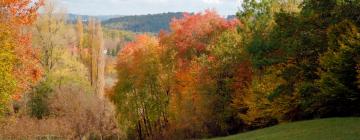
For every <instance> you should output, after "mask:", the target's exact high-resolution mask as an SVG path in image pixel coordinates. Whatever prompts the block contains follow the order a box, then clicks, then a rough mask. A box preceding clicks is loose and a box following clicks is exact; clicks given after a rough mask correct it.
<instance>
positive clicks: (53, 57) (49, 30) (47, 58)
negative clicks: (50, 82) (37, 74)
mask: <svg viewBox="0 0 360 140" xmlns="http://www.w3.org/2000/svg"><path fill="white" fill-rule="evenodd" d="M43 10H44V13H43V14H42V15H41V16H40V18H39V19H38V20H37V22H36V24H35V29H34V37H33V44H34V47H35V48H38V49H39V50H40V52H41V64H42V66H43V68H44V69H45V71H46V73H48V72H50V71H51V70H52V69H53V68H54V66H55V65H56V64H57V63H58V61H59V59H60V56H61V53H62V52H61V50H63V49H65V48H66V47H68V46H67V45H68V40H66V39H67V38H66V35H67V32H66V29H65V28H66V27H65V14H64V11H61V10H60V9H59V8H58V7H57V6H56V3H55V1H53V0H49V1H46V4H45V6H44V8H43Z"/></svg>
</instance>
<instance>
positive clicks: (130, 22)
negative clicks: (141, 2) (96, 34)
mask: <svg viewBox="0 0 360 140" xmlns="http://www.w3.org/2000/svg"><path fill="white" fill-rule="evenodd" d="M182 16H183V13H182V12H176V13H171V12H170V13H162V14H148V15H134V16H122V17H117V18H111V19H108V20H105V21H103V25H104V26H105V27H108V28H111V29H121V30H128V31H132V32H151V33H158V32H159V31H160V30H161V29H163V30H169V23H170V21H171V19H173V18H174V17H175V18H181V17H182Z"/></svg>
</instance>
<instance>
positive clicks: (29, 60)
mask: <svg viewBox="0 0 360 140" xmlns="http://www.w3.org/2000/svg"><path fill="white" fill-rule="evenodd" d="M43 3H44V0H2V1H0V7H1V10H2V11H1V14H0V20H1V22H2V23H4V24H6V25H7V26H8V27H10V28H11V29H12V30H13V32H14V38H16V39H17V40H16V41H15V42H17V43H18V44H17V45H16V47H15V50H14V52H15V54H16V57H17V59H18V61H17V63H18V64H17V65H16V67H15V68H14V75H15V77H16V79H17V87H18V88H17V91H16V93H17V94H19V93H21V92H23V91H25V90H27V89H28V88H29V87H30V86H31V85H33V84H34V83H36V82H37V81H38V80H39V79H40V78H41V75H42V69H41V67H40V65H39V63H40V62H39V55H38V53H37V51H36V50H34V49H33V48H32V47H31V33H30V32H28V31H27V30H26V27H27V26H30V25H31V24H32V23H33V22H34V21H35V20H36V17H37V10H38V8H39V7H40V6H42V5H43ZM18 96H19V95H14V98H18Z"/></svg>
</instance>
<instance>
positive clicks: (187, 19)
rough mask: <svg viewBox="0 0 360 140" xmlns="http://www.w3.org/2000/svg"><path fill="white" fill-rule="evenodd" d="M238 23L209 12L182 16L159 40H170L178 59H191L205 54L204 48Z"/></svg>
mask: <svg viewBox="0 0 360 140" xmlns="http://www.w3.org/2000/svg"><path fill="white" fill-rule="evenodd" d="M239 23H240V22H239V21H238V20H237V19H234V20H230V21H229V20H226V19H225V18H222V17H221V16H219V15H218V14H217V13H216V12H215V11H211V10H207V11H205V12H204V13H196V14H193V15H191V14H184V17H183V18H181V19H173V20H172V22H171V23H170V29H171V34H169V35H167V36H166V35H164V33H162V34H161V36H160V38H161V40H166V38H169V39H170V40H172V42H171V43H172V44H171V45H172V46H173V47H175V48H176V50H177V51H178V57H180V58H182V59H184V58H185V59H186V58H187V59H189V57H190V59H191V56H192V55H198V54H199V53H203V52H205V48H206V47H207V46H208V45H209V44H211V43H212V42H213V41H214V40H216V39H217V38H218V37H219V35H220V34H221V32H222V31H225V30H227V29H231V28H235V27H236V26H237V25H238V24H239ZM181 63H184V62H181ZM185 63H186V62H185Z"/></svg>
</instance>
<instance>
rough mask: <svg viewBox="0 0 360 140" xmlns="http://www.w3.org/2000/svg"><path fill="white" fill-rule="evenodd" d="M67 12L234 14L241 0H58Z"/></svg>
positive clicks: (106, 13) (92, 13) (102, 13)
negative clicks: (204, 12)
mask: <svg viewBox="0 0 360 140" xmlns="http://www.w3.org/2000/svg"><path fill="white" fill-rule="evenodd" d="M59 1H60V3H61V4H62V5H63V6H64V7H66V8H67V12H68V13H73V14H81V15H143V14H154V13H164V12H200V11H204V10H206V9H215V10H216V11H218V13H219V14H220V15H224V16H226V15H234V14H235V13H236V12H237V11H238V9H239V7H240V6H241V0H59Z"/></svg>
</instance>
